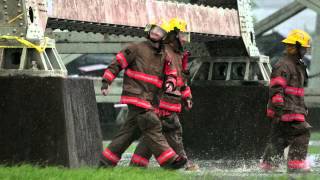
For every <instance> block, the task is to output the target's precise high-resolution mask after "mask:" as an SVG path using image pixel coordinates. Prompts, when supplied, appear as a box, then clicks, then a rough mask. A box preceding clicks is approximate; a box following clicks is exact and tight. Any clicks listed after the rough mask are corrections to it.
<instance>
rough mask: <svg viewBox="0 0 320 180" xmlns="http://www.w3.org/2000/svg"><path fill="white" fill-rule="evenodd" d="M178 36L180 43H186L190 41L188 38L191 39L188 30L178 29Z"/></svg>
mask: <svg viewBox="0 0 320 180" xmlns="http://www.w3.org/2000/svg"><path fill="white" fill-rule="evenodd" d="M178 38H179V41H180V43H181V45H185V44H187V43H190V39H191V37H190V33H189V32H182V31H180V32H179V33H178Z"/></svg>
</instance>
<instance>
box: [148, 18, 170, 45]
mask: <svg viewBox="0 0 320 180" xmlns="http://www.w3.org/2000/svg"><path fill="white" fill-rule="evenodd" d="M163 24H164V23H162V25H161V26H160V25H158V24H155V23H152V24H148V25H147V26H146V28H145V31H146V32H148V37H149V38H150V40H152V41H156V42H158V41H161V40H164V39H165V38H166V36H167V31H166V30H165V29H164V28H163V27H162V26H163Z"/></svg>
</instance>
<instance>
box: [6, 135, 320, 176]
mask: <svg viewBox="0 0 320 180" xmlns="http://www.w3.org/2000/svg"><path fill="white" fill-rule="evenodd" d="M310 140H311V141H320V132H313V133H311V138H310ZM108 143H109V142H104V147H106V146H107V144H108ZM135 147H136V143H133V144H132V145H131V146H130V147H129V148H128V150H127V151H126V153H133V151H134V149H135ZM309 154H318V155H320V146H319V145H312V146H309ZM314 170H316V172H314V173H309V174H307V175H301V174H300V175H299V174H298V175H297V174H293V175H292V174H287V173H285V172H283V173H261V172H250V173H246V172H235V171H233V170H231V171H226V172H215V171H208V170H207V171H206V170H202V172H200V173H195V172H190V173H182V172H180V171H169V170H164V169H162V168H159V167H151V168H148V169H140V168H132V167H117V168H112V169H95V168H80V169H67V168H62V167H46V168H41V167H36V166H31V165H22V166H15V167H5V166H0V179H1V180H2V179H4V180H11V179H12V180H25V179H32V180H38V179H39V180H43V179H46V180H55V179H59V180H60V179H67V180H73V179H74V180H86V179H90V180H91V179H93V180H95V179H99V180H100V179H103V180H109V179H110V180H118V179H120V180H143V179H147V180H153V179H161V180H166V179H170V180H171V179H172V180H175V179H203V180H206V179H208V180H211V179H267V180H269V179H270V180H271V179H277V180H278V179H280V180H286V179H307V180H308V179H310V180H313V179H319V175H318V172H319V171H318V169H314Z"/></svg>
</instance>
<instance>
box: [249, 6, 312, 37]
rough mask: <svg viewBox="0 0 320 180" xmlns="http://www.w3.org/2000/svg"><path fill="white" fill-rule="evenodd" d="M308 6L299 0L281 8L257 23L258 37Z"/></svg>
mask: <svg viewBox="0 0 320 180" xmlns="http://www.w3.org/2000/svg"><path fill="white" fill-rule="evenodd" d="M306 8H307V7H306V6H305V5H303V4H301V3H300V2H298V1H295V2H292V3H290V4H288V5H287V6H285V7H283V8H281V9H280V10H278V11H276V12H275V13H273V14H272V15H270V16H268V17H267V18H265V19H263V20H261V21H260V22H258V23H257V24H256V25H255V32H256V37H259V36H262V35H263V34H264V33H265V32H267V31H269V30H270V29H272V28H274V27H276V26H277V25H279V24H281V23H282V22H284V21H286V20H288V19H289V18H291V17H292V16H294V15H296V14H298V13H299V12H301V11H303V10H305V9H306Z"/></svg>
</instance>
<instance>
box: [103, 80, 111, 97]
mask: <svg viewBox="0 0 320 180" xmlns="http://www.w3.org/2000/svg"><path fill="white" fill-rule="evenodd" d="M109 90H110V88H109V84H108V82H107V81H106V80H104V79H103V80H102V86H101V93H102V94H103V95H104V96H107V95H108V94H109Z"/></svg>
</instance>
